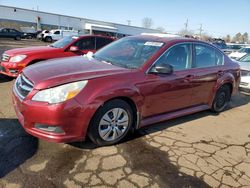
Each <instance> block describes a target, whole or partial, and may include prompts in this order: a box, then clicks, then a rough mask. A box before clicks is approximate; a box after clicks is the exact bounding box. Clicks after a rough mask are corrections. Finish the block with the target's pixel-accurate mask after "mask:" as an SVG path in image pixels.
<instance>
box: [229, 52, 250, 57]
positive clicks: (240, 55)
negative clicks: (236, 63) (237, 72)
mask: <svg viewBox="0 0 250 188" xmlns="http://www.w3.org/2000/svg"><path fill="white" fill-rule="evenodd" d="M246 54H247V53H244V52H232V53H231V54H229V57H236V58H240V57H243V56H244V55H246Z"/></svg>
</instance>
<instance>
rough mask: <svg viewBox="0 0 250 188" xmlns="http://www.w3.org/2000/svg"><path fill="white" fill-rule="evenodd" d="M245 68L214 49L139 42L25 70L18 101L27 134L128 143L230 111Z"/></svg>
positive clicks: (176, 41) (185, 42)
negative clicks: (148, 132)
mask: <svg viewBox="0 0 250 188" xmlns="http://www.w3.org/2000/svg"><path fill="white" fill-rule="evenodd" d="M239 82H240V68H239V65H238V64H237V63H236V62H233V61H232V60H231V59H230V58H228V56H226V55H224V54H223V52H222V51H220V50H219V49H218V48H216V47H215V46H213V45H210V44H208V43H205V42H202V41H197V40H193V39H186V38H165V37H157V36H133V37H126V38H123V39H120V40H118V41H115V42H113V43H111V44H109V45H107V46H105V47H104V48H102V49H101V50H99V51H98V52H96V53H95V54H94V55H93V56H92V57H89V56H86V57H70V58H60V59H56V60H51V61H49V62H48V63H46V62H44V63H39V64H36V65H33V66H30V67H27V68H26V69H24V71H23V73H22V74H20V75H19V77H18V78H17V79H16V82H15V84H14V86H13V103H14V108H15V111H16V114H17V117H18V119H19V121H20V123H21V124H22V126H23V127H24V128H25V130H26V131H27V132H28V133H30V134H32V135H34V136H36V137H38V138H41V139H45V140H47V141H53V142H72V141H80V140H84V139H85V138H86V136H87V135H88V136H89V137H90V139H91V140H92V141H93V142H94V143H96V144H97V145H100V146H103V145H110V144H115V143H117V142H119V141H121V140H122V139H123V138H124V137H125V136H126V135H127V134H128V132H129V130H131V129H138V128H140V127H143V126H147V125H150V124H153V123H157V122H161V121H165V120H168V119H171V118H176V117H180V116H183V115H187V114H192V113H195V112H198V111H202V110H207V109H212V110H213V111H215V112H221V111H223V110H225V108H226V107H227V104H228V103H229V101H230V98H231V95H232V94H234V93H235V92H237V90H238V86H239Z"/></svg>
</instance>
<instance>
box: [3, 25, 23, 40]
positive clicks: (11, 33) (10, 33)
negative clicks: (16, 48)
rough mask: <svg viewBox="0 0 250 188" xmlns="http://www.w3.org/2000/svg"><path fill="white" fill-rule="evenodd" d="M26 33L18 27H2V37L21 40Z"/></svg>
mask: <svg viewBox="0 0 250 188" xmlns="http://www.w3.org/2000/svg"><path fill="white" fill-rule="evenodd" d="M23 36H24V34H23V33H22V32H20V31H18V30H16V29H12V28H0V38H12V39H15V40H21V38H23Z"/></svg>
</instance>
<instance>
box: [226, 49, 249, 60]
mask: <svg viewBox="0 0 250 188" xmlns="http://www.w3.org/2000/svg"><path fill="white" fill-rule="evenodd" d="M246 54H250V46H246V47H243V48H241V49H239V50H238V51H236V52H232V53H231V54H229V55H228V56H229V57H230V58H232V59H236V60H238V59H240V58H241V57H243V56H244V55H246Z"/></svg>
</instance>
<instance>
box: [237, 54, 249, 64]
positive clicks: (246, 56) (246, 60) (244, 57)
mask: <svg viewBox="0 0 250 188" xmlns="http://www.w3.org/2000/svg"><path fill="white" fill-rule="evenodd" d="M239 61H240V62H250V54H247V55H245V56H243V57H242V58H240V59H239Z"/></svg>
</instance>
